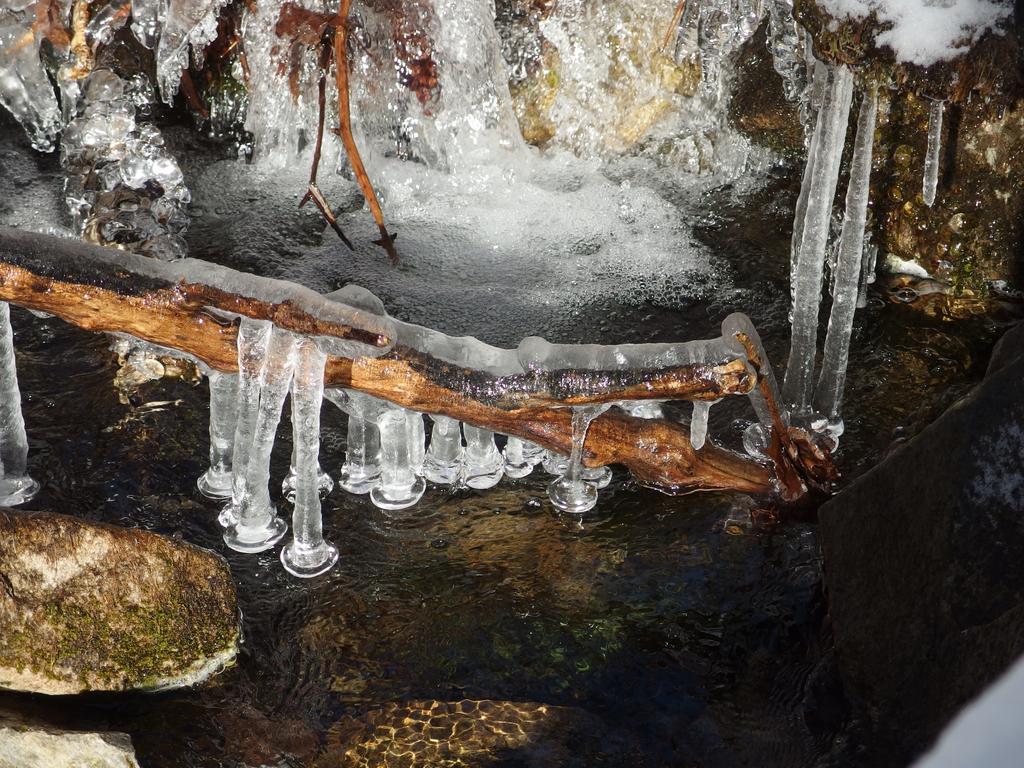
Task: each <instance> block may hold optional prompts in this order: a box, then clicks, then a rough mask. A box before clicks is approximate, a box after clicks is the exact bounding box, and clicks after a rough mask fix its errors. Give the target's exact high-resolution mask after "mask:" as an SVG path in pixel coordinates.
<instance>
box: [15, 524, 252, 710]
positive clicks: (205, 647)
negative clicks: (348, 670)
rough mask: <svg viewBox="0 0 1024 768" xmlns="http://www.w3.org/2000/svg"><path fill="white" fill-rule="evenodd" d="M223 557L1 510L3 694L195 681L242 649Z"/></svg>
mask: <svg viewBox="0 0 1024 768" xmlns="http://www.w3.org/2000/svg"><path fill="white" fill-rule="evenodd" d="M238 640H239V622H238V605H237V601H236V596H235V588H234V584H233V583H232V580H231V573H230V571H229V570H228V566H227V563H226V562H225V561H224V560H223V558H221V557H219V556H217V555H214V554H213V553H210V552H207V551H205V550H202V549H199V548H198V547H194V546H192V545H190V544H184V543H181V542H177V541H172V540H170V539H168V538H165V537H163V536H159V535H157V534H155V533H150V532H148V531H141V530H135V529H125V528H116V527H113V526H107V525H99V524H95V523H88V522H85V521H82V520H78V519H75V518H73V517H66V516H64V515H56V514H49V513H18V512H14V511H11V510H0V687H3V688H10V689H13V690H20V691H31V692H35V693H48V694H68V693H78V692H80V691H120V690H128V689H142V690H155V689H163V688H175V687H179V686H184V685H191V684H193V683H196V682H199V681H201V680H204V679H206V678H207V677H209V676H210V675H212V674H214V673H215V672H217V671H218V670H220V669H221V668H222V667H224V666H225V665H226V664H228V663H230V662H231V661H232V660H233V659H234V657H235V655H236V653H237V650H238Z"/></svg>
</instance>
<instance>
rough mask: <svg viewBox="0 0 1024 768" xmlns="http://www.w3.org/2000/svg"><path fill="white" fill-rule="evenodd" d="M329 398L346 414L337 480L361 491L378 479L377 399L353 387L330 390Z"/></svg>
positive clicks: (354, 489) (354, 490)
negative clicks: (344, 438) (346, 424)
mask: <svg viewBox="0 0 1024 768" xmlns="http://www.w3.org/2000/svg"><path fill="white" fill-rule="evenodd" d="M328 394H329V395H330V399H331V400H332V401H333V402H334V403H335V404H336V405H338V406H339V407H340V408H342V409H343V410H344V411H345V412H346V413H347V414H348V439H347V440H346V443H345V445H346V447H345V462H344V463H343V464H342V465H341V471H340V472H339V473H338V484H339V485H340V486H341V487H342V488H344V489H345V490H346V491H348V492H349V493H354V494H356V495H359V496H361V495H363V494H367V493H369V492H370V490H371V489H372V488H373V487H374V486H376V485H377V484H379V483H380V463H379V460H380V432H379V431H378V429H377V421H376V419H377V414H378V413H379V412H380V408H381V406H380V403H379V401H377V400H376V399H375V398H372V397H370V396H369V395H364V394H363V393H361V392H355V391H353V390H344V391H343V390H332V391H331V392H329V393H328Z"/></svg>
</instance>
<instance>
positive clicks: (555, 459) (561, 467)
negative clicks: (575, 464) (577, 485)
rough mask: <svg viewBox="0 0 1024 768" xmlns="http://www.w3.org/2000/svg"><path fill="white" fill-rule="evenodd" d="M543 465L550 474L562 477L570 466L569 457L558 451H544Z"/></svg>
mask: <svg viewBox="0 0 1024 768" xmlns="http://www.w3.org/2000/svg"><path fill="white" fill-rule="evenodd" d="M542 466H543V467H544V471H545V472H547V473H548V474H549V475H555V476H556V477H561V476H562V475H564V474H565V471H566V470H567V469H568V468H569V457H568V456H566V455H564V454H561V453H559V452H558V451H544V459H543V461H542Z"/></svg>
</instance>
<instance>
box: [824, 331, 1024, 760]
mask: <svg viewBox="0 0 1024 768" xmlns="http://www.w3.org/2000/svg"><path fill="white" fill-rule="evenodd" d="M1022 380H1024V325H1021V326H1018V327H1017V328H1016V329H1014V330H1013V331H1011V332H1009V333H1008V334H1007V335H1006V336H1004V338H1003V340H1002V341H1001V342H1000V344H999V345H998V347H997V348H996V352H995V353H994V355H993V358H992V362H991V364H990V367H989V371H988V375H987V377H986V378H985V380H984V381H983V382H982V384H980V385H979V386H978V387H977V388H976V389H975V390H974V391H973V392H972V393H971V394H970V395H968V396H967V397H966V398H964V399H963V400H962V401H960V402H959V403H957V404H956V405H955V406H954V407H952V408H950V409H949V410H948V411H947V412H946V413H945V414H943V415H942V416H941V417H940V418H939V419H938V420H937V421H936V422H935V423H933V424H932V425H930V426H929V427H928V428H926V429H925V430H924V431H923V432H921V433H920V434H919V435H918V436H917V437H915V438H913V439H912V440H910V441H909V442H907V443H906V444H904V445H903V446H902V447H901V448H900V449H898V450H897V451H896V452H894V453H893V454H892V455H890V456H889V457H888V458H887V459H885V460H884V461H883V462H882V463H881V464H879V465H878V466H877V467H875V468H874V469H873V470H872V471H870V472H868V473H866V474H865V475H863V476H862V477H860V478H859V479H858V480H857V481H856V482H855V483H853V484H852V485H851V486H850V487H849V488H847V489H845V490H844V491H842V492H841V493H840V494H839V495H837V496H836V497H835V498H834V499H833V500H832V501H830V502H829V503H828V504H826V505H825V506H824V507H822V509H821V513H820V519H821V526H820V534H821V541H822V545H823V549H824V555H825V579H826V585H827V588H828V600H829V612H830V615H831V619H832V624H833V631H834V635H835V645H836V653H837V657H838V662H839V668H840V673H841V675H842V678H843V682H844V684H845V686H846V688H847V692H848V694H849V695H850V698H851V700H852V702H853V704H854V706H855V707H857V708H859V710H860V714H861V715H862V716H864V717H866V718H868V719H869V720H870V721H871V722H872V723H873V724H874V726H875V727H876V728H877V729H878V731H879V734H880V735H881V736H883V737H887V738H886V740H887V741H889V742H890V743H891V744H893V745H894V746H896V747H898V748H903V749H906V750H908V751H911V752H914V751H918V750H920V749H921V748H922V747H923V746H925V745H926V744H927V742H929V741H930V740H932V739H933V738H934V737H935V736H936V735H937V734H938V733H939V731H940V730H941V729H942V727H943V726H944V725H945V724H946V722H948V721H949V719H950V718H951V717H952V716H953V715H954V714H955V713H956V712H957V711H958V710H959V709H960V707H962V706H963V705H964V704H965V703H966V702H967V701H969V700H970V699H971V698H972V697H974V696H976V695H977V694H978V693H980V692H981V690H982V689H984V687H985V686H986V685H987V684H988V683H990V682H991V681H992V680H994V679H995V678H996V677H998V675H999V674H1000V673H1001V672H1002V671H1003V670H1005V669H1006V668H1007V667H1008V666H1009V665H1010V664H1011V663H1012V662H1013V660H1014V659H1016V658H1017V657H1018V656H1019V655H1020V654H1021V653H1024V559H1022V558H1021V557H1020V552H1021V551H1022V550H1024V524H1022V520H1024V515H1022V513H1024V390H1022V389H1021V386H1020V382H1021V381H1022ZM889 728H891V729H892V730H891V731H888V730H887V729H889Z"/></svg>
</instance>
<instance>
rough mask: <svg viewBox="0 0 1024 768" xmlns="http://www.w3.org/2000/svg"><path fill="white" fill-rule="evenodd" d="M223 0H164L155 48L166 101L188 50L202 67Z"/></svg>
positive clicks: (171, 96)
mask: <svg viewBox="0 0 1024 768" xmlns="http://www.w3.org/2000/svg"><path fill="white" fill-rule="evenodd" d="M227 2H228V0H167V5H166V9H165V11H164V13H163V15H162V20H163V25H162V26H161V28H160V42H159V44H158V45H157V49H156V79H157V84H158V86H159V88H160V95H161V96H162V97H163V100H164V101H165V102H166V103H168V104H173V103H174V95H175V94H176V93H177V92H178V84H179V83H180V82H181V71H182V70H183V69H185V68H186V67H188V65H189V51H191V53H192V60H193V61H194V62H195V64H196V66H197V67H201V66H202V63H203V59H204V52H205V50H206V46H207V45H209V44H210V43H211V42H212V41H213V39H214V38H215V37H216V36H217V16H218V15H219V14H220V9H221V8H222V7H224V6H225V5H227ZM260 5H261V6H262V5H266V4H265V3H260ZM270 5H274V4H273V3H271V4H270Z"/></svg>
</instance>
